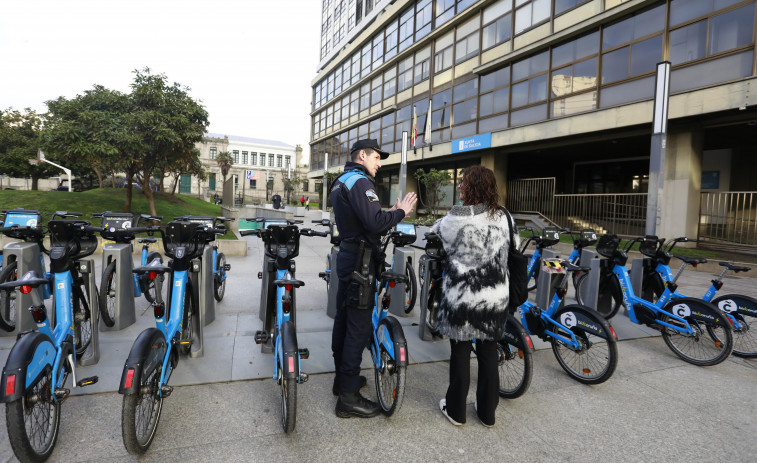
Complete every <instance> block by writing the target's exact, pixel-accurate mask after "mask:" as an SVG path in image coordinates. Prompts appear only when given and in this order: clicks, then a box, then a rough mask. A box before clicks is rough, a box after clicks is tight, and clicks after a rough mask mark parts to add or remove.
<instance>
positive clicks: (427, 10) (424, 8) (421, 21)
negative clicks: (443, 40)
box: [415, 0, 433, 42]
mask: <svg viewBox="0 0 757 463" xmlns="http://www.w3.org/2000/svg"><path fill="white" fill-rule="evenodd" d="M432 6H433V5H432V4H431V0H419V1H418V4H417V5H416V6H415V41H416V42H417V41H418V40H420V39H421V38H423V37H425V36H427V35H428V33H429V32H431V13H432Z"/></svg>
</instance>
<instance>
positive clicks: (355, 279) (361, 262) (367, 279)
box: [347, 241, 376, 310]
mask: <svg viewBox="0 0 757 463" xmlns="http://www.w3.org/2000/svg"><path fill="white" fill-rule="evenodd" d="M371 255H372V250H371V248H370V247H366V246H365V242H364V241H361V242H360V247H359V249H358V252H357V261H356V262H355V270H354V271H353V272H352V281H351V282H350V288H349V291H348V298H347V303H348V304H350V305H351V306H352V307H355V308H356V309H358V310H367V309H370V308H372V307H373V292H374V290H375V286H376V285H375V284H374V281H373V279H374V276H373V268H372V266H371Z"/></svg>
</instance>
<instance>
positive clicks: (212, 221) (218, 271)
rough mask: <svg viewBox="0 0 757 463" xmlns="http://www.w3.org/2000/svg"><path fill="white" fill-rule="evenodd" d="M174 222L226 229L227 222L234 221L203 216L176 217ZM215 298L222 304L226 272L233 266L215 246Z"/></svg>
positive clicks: (226, 218)
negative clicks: (187, 222)
mask: <svg viewBox="0 0 757 463" xmlns="http://www.w3.org/2000/svg"><path fill="white" fill-rule="evenodd" d="M174 220H186V221H189V222H196V223H201V224H203V225H204V226H206V227H209V228H218V229H221V228H225V227H226V223H227V222H231V221H233V220H234V219H233V218H229V217H210V216H202V215H185V216H182V217H174ZM212 264H213V297H214V298H215V299H216V301H218V302H221V300H223V295H224V294H226V272H228V271H229V270H231V265H230V264H227V263H226V256H225V255H224V253H222V252H218V246H217V245H215V244H214V245H213V262H212Z"/></svg>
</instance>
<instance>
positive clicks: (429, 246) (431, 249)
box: [426, 233, 447, 259]
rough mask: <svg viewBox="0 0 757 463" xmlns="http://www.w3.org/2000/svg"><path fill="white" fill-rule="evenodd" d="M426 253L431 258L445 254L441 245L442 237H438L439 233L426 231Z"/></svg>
mask: <svg viewBox="0 0 757 463" xmlns="http://www.w3.org/2000/svg"><path fill="white" fill-rule="evenodd" d="M426 255H427V256H429V257H431V258H432V259H436V258H440V257H444V256H445V255H447V253H446V252H444V247H443V246H442V239H441V238H439V235H437V234H436V233H427V234H426Z"/></svg>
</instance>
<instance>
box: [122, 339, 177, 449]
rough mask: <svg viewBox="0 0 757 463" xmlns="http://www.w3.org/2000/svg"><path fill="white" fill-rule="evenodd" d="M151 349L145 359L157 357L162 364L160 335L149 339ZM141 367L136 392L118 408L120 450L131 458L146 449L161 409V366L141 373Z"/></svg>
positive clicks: (163, 348) (162, 351)
mask: <svg viewBox="0 0 757 463" xmlns="http://www.w3.org/2000/svg"><path fill="white" fill-rule="evenodd" d="M151 349H152V352H150V353H149V354H148V358H157V359H159V361H160V362H162V360H163V358H164V356H165V349H166V342H165V340H164V339H163V335H162V333H160V332H158V333H156V334H155V335H154V336H153V340H152V342H151ZM169 365H170V364H169ZM141 368H142V371H141V372H140V374H139V378H140V389H139V393H138V394H135V395H125V396H124V401H123V407H122V409H121V434H122V437H123V439H124V447H126V450H127V451H128V452H129V453H130V454H132V455H139V454H142V453H145V452H146V451H147V449H148V448H149V447H150V444H152V441H153V439H154V438H155V432H156V431H157V429H158V422H159V421H160V413H161V411H162V410H163V397H161V395H160V388H159V385H160V374H161V364H158V365H157V366H153V367H152V368H150V370H149V371H145V365H144V364H142V365H141ZM169 368H170V366H169Z"/></svg>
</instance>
